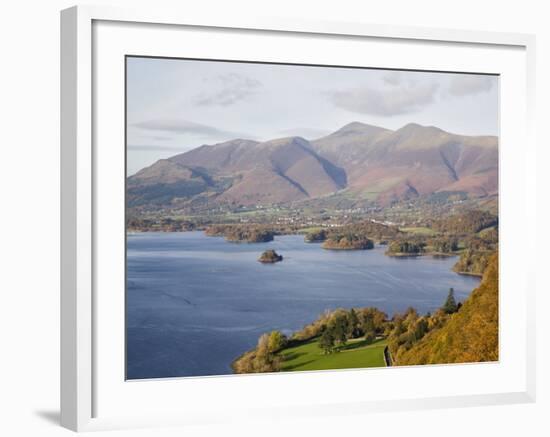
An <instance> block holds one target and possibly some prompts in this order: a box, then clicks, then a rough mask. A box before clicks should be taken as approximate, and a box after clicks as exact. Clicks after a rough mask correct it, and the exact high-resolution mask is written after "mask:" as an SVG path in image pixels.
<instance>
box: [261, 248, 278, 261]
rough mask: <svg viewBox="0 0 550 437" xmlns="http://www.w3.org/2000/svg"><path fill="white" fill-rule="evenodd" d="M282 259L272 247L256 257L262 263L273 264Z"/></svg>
mask: <svg viewBox="0 0 550 437" xmlns="http://www.w3.org/2000/svg"><path fill="white" fill-rule="evenodd" d="M282 260H283V255H279V254H278V253H277V252H275V251H274V250H273V249H269V250H266V251H265V252H264V253H262V256H260V257H259V258H258V261H259V262H261V263H264V264H273V263H276V262H279V261H282Z"/></svg>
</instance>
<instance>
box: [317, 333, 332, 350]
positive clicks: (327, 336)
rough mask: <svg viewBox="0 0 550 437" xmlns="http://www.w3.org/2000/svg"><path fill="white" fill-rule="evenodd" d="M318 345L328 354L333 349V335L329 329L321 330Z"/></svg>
mask: <svg viewBox="0 0 550 437" xmlns="http://www.w3.org/2000/svg"><path fill="white" fill-rule="evenodd" d="M319 347H320V348H321V349H323V352H324V353H325V354H330V353H332V352H333V351H334V336H333V334H332V330H331V329H329V328H327V329H325V330H324V331H323V333H322V334H321V339H320V340H319Z"/></svg>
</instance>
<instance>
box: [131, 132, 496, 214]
mask: <svg viewBox="0 0 550 437" xmlns="http://www.w3.org/2000/svg"><path fill="white" fill-rule="evenodd" d="M438 192H462V193H466V194H468V195H469V196H474V197H483V196H488V195H494V194H497V193H498V138H497V137H495V136H466V135H457V134H453V133H449V132H446V131H444V130H441V129H439V128H437V127H433V126H421V125H418V124H414V123H411V124H407V125H406V126H404V127H402V128H401V129H398V130H390V129H385V128H382V127H377V126H372V125H368V124H364V123H359V122H353V123H350V124H347V125H345V126H343V127H342V128H341V129H338V130H337V131H335V132H333V133H331V134H330V135H327V136H325V137H322V138H318V139H316V140H311V141H308V140H306V139H304V138H301V137H287V138H279V139H274V140H270V141H264V142H258V141H252V140H246V139H235V140H231V141H227V142H223V143H219V144H215V145H203V146H200V147H197V148H195V149H193V150H190V151H188V152H185V153H181V154H178V155H175V156H173V157H171V158H168V159H161V160H159V161H157V162H155V163H154V164H152V165H151V166H149V167H146V168H144V169H142V170H140V171H138V172H137V173H136V174H134V175H133V176H130V177H129V178H128V179H127V202H128V206H129V207H176V206H186V205H200V204H208V205H221V204H230V205H245V206H246V205H258V204H261V205H272V204H287V203H291V202H296V201H302V200H307V199H315V198H320V197H323V196H327V195H333V194H334V193H340V194H343V195H345V196H349V197H351V198H356V199H361V200H369V201H373V202H377V203H379V204H382V205H388V204H391V203H392V202H393V201H398V200H404V199H412V198H416V197H419V196H422V195H426V194H433V193H438Z"/></svg>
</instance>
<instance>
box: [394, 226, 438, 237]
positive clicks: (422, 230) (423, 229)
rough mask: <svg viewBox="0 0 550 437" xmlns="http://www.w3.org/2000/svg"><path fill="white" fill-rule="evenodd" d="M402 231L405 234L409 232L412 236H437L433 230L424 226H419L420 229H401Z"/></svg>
mask: <svg viewBox="0 0 550 437" xmlns="http://www.w3.org/2000/svg"><path fill="white" fill-rule="evenodd" d="M399 230H400V231H403V232H409V233H411V234H418V235H427V236H430V235H435V234H436V232H435V231H434V230H433V229H430V228H426V227H424V226H418V227H410V228H399Z"/></svg>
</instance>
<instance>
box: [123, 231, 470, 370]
mask: <svg viewBox="0 0 550 437" xmlns="http://www.w3.org/2000/svg"><path fill="white" fill-rule="evenodd" d="M127 241H128V243H127V297H126V311H127V314H126V321H127V326H126V335H127V378H128V379H143V378H162V377H178V376H202V375H221V374H228V373H232V372H231V367H230V364H231V362H232V361H233V360H234V359H235V358H236V357H238V356H239V355H240V354H242V353H243V352H245V351H246V350H248V349H251V348H252V347H254V346H255V345H256V342H257V340H258V337H259V336H260V335H261V334H262V333H264V332H268V331H272V330H280V331H282V332H284V333H285V334H290V333H291V332H292V331H295V330H298V329H301V328H302V327H303V326H304V325H306V324H308V323H310V322H312V321H313V320H315V319H316V318H317V317H318V316H319V314H321V313H322V312H323V311H324V310H325V309H335V308H339V307H342V308H351V307H365V306H375V307H378V308H379V309H381V310H383V311H385V312H386V313H387V314H388V315H390V316H391V315H393V313H394V312H396V311H403V310H405V309H406V308H408V307H410V306H412V307H414V308H416V309H417V310H418V311H419V312H420V313H425V312H427V311H433V310H434V309H436V308H438V307H440V306H441V305H442V304H443V302H444V301H445V298H446V297H447V294H448V292H449V288H450V287H453V288H454V290H455V297H456V298H457V300H464V298H466V297H467V296H468V294H469V293H470V292H471V291H472V290H473V289H474V288H475V287H476V286H477V285H478V284H479V279H477V278H475V277H471V276H462V275H458V274H456V273H454V272H453V271H452V270H451V268H452V266H453V264H454V263H455V262H456V257H450V258H433V257H416V258H391V257H387V256H385V255H384V251H385V247H383V246H381V247H379V246H377V247H376V248H375V249H373V250H364V251H363V250H358V251H329V250H324V249H322V248H321V245H320V244H316V243H304V240H303V236H300V235H286V236H278V237H275V240H274V241H272V242H269V243H252V244H247V243H242V244H238V243H228V242H226V241H225V240H224V239H223V238H222V237H207V236H205V235H204V234H203V233H202V232H181V233H143V234H133V235H128V240H127ZM266 249H275V250H276V251H277V252H278V253H279V254H281V255H283V256H284V260H283V261H282V262H279V263H276V264H261V263H259V262H257V259H258V257H259V256H260V255H261V253H262V252H263V251H264V250H266Z"/></svg>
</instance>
